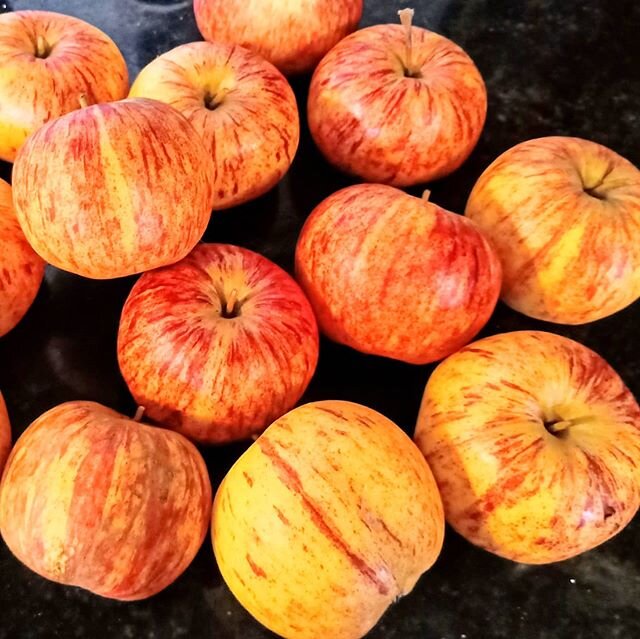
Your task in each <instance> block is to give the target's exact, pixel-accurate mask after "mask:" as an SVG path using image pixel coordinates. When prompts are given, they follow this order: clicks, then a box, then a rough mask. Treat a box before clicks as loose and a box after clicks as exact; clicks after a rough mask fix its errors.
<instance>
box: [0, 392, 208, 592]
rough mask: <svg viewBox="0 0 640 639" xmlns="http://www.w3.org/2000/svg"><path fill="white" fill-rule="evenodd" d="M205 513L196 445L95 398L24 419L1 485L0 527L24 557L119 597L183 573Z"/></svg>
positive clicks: (204, 480) (64, 578)
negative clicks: (24, 426)
mask: <svg viewBox="0 0 640 639" xmlns="http://www.w3.org/2000/svg"><path fill="white" fill-rule="evenodd" d="M210 511H211V485H210V483H209V476H208V474H207V469H206V466H205V464H204V461H203V459H202V457H201V456H200V454H199V453H198V451H197V450H196V448H195V447H194V446H193V444H191V443H190V442H189V441H187V440H186V439H185V438H184V437H182V436H181V435H179V434H178V433H174V432H172V431H167V430H163V429H160V428H154V427H150V426H145V425H143V424H139V423H136V422H134V421H132V420H130V419H127V418H126V417H124V416H123V415H120V414H118V413H116V412H115V411H112V410H110V409H108V408H105V407H104V406H101V405H99V404H94V403H92V402H69V403H67V404H62V405H60V406H58V407H56V408H53V409H52V410H50V411H48V412H47V413H45V414H44V415H42V416H41V417H40V418H38V419H37V420H36V421H35V422H34V423H33V424H32V425H31V426H29V428H28V429H27V430H26V431H25V432H24V434H23V435H22V436H21V437H20V439H18V441H17V442H16V445H15V446H14V449H13V451H12V452H11V455H10V456H9V460H8V461H7V466H6V469H5V473H4V477H3V480H2V485H1V486H0V532H1V533H2V537H3V539H4V541H5V542H6V544H7V546H8V547H9V549H10V550H11V551H12V552H13V554H14V555H15V556H16V557H17V558H18V559H19V560H20V561H21V562H22V563H24V564H25V565H26V566H27V567H29V568H30V569H31V570H33V571H34V572H36V573H38V574H39V575H41V576H42V577H45V578H47V579H50V580H52V581H56V582H58V583H62V584H66V585H70V586H79V587H81V588H84V589H86V590H89V591H91V592H93V593H95V594H98V595H101V596H103V597H109V598H112V599H120V600H123V601H132V600H138V599H144V598H146V597H150V596H152V595H154V594H156V593H157V592H160V591H161V590H162V589H164V588H166V587H167V586H168V585H169V584H170V583H172V582H173V581H174V580H175V579H177V578H178V577H179V576H180V575H181V574H182V572H183V571H184V570H185V569H186V568H187V566H188V565H189V564H190V563H191V561H192V560H193V558H194V557H195V555H196V553H197V552H198V549H199V548H200V546H201V545H202V541H203V539H204V537H205V534H206V532H207V528H208V521H209V514H210Z"/></svg>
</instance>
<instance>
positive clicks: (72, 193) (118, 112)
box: [13, 99, 213, 279]
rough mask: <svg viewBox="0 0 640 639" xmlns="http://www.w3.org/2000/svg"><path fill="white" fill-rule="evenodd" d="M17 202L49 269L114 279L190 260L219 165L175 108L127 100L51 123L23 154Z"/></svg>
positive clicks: (15, 176)
mask: <svg viewBox="0 0 640 639" xmlns="http://www.w3.org/2000/svg"><path fill="white" fill-rule="evenodd" d="M13 196H14V204H15V208H16V214H17V216H18V219H19V221H20V224H21V226H22V229H23V231H24V233H25V235H26V237H27V239H28V240H29V243H30V244H31V246H33V248H34V249H35V251H36V252H37V253H38V254H39V255H40V256H41V257H43V258H44V259H45V260H46V261H47V262H49V263H51V264H53V265H54V266H57V267H59V268H61V269H64V270H66V271H71V272H72V273H76V274H78V275H83V276H85V277H92V278H96V279H109V278H114V277H122V276H124V275H132V274H134V273H140V272H142V271H147V270H149V269H153V268H158V267H160V266H164V265H166V264H171V263H173V262H177V261H178V260H180V259H182V258H183V257H184V256H185V255H186V254H187V253H189V252H190V251H191V249H192V248H193V247H194V246H195V245H196V244H197V242H198V241H199V240H200V238H201V237H202V234H203V233H204V230H205V229H206V227H207V224H208V222H209V218H210V215H211V207H212V205H213V162H212V160H211V157H210V154H209V152H208V151H207V149H206V148H205V146H204V144H203V142H202V140H201V139H200V136H199V135H198V134H197V133H196V131H195V130H194V128H193V127H192V126H191V125H190V124H189V122H187V120H186V119H185V118H184V117H183V116H182V115H180V113H178V112H177V111H176V110H175V109H173V108H171V107H170V106H168V105H166V104H162V103H161V102H157V101H155V100H146V99H136V100H123V101H121V102H114V103H111V104H99V105H94V106H89V107H87V108H83V109H80V110H79V111H75V112H73V113H70V114H68V115H65V116H62V117H61V118H58V119H57V120H54V121H53V122H49V123H48V124H45V125H44V126H43V127H42V128H41V129H39V130H38V131H37V132H36V133H34V134H33V135H32V136H31V137H30V138H29V140H28V141H27V142H26V144H25V145H24V146H23V147H22V149H21V150H20V153H19V154H18V157H17V159H16V163H15V165H14V169H13Z"/></svg>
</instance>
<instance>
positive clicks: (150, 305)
mask: <svg viewBox="0 0 640 639" xmlns="http://www.w3.org/2000/svg"><path fill="white" fill-rule="evenodd" d="M118 361H119V362H120V369H121V371H122V374H123V376H124V379H125V381H126V382H127V385H128V386H129V389H130V390H131V392H132V394H133V396H134V397H135V398H136V401H137V402H138V403H139V404H140V405H142V406H145V407H146V409H147V414H148V415H149V416H150V417H151V418H152V419H154V420H156V421H158V422H160V423H161V424H164V425H166V426H168V427H170V428H174V429H175V430H177V431H179V432H181V433H182V434H184V435H186V436H187V437H190V438H192V439H194V440H196V441H200V442H203V443H210V444H214V443H215V444H218V443H224V442H229V441H234V440H240V439H247V438H249V437H251V436H252V435H253V434H255V433H258V432H260V431H262V430H263V429H264V428H265V427H266V426H268V425H269V424H270V423H271V422H272V421H273V420H274V419H276V418H277V417H280V416H281V415H283V414H284V413H286V412H287V411H288V410H289V409H290V408H292V407H293V406H294V405H295V403H296V402H297V401H298V400H299V399H300V397H301V395H302V393H303V392H304V390H305V389H306V387H307V385H308V384H309V381H310V380H311V377H312V376H313V373H314V372H315V368H316V363H317V361H318V328H317V325H316V320H315V318H314V316H313V311H312V310H311V306H310V305H309V302H308V301H307V299H306V298H305V296H304V294H303V292H302V291H301V290H300V287H299V286H298V285H297V284H296V282H295V281H294V280H293V278H292V277H291V276H289V275H288V274H287V273H285V272H284V271H283V270H282V269H281V268H280V267H279V266H276V265H275V264H273V263H272V262H270V261H269V260H267V259H266V258H264V257H262V256H261V255H258V254H257V253H253V252H252V251H248V250H246V249H242V248H239V247H237V246H231V245H226V244H200V245H199V246H198V247H196V249H195V250H194V251H193V252H192V253H191V254H190V255H189V256H188V257H187V258H185V259H184V260H182V261H181V262H179V263H178V264H174V265H173V266H170V267H167V268H164V269H160V270H156V271H153V272H151V273H146V274H145V275H143V276H142V277H141V278H140V280H139V281H138V282H137V283H136V285H135V286H134V287H133V290H132V291H131V294H130V295H129V298H128V299H127V302H126V304H125V307H124V310H123V312H122V318H121V321H120V331H119V334H118Z"/></svg>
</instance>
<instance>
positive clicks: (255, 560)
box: [212, 401, 444, 639]
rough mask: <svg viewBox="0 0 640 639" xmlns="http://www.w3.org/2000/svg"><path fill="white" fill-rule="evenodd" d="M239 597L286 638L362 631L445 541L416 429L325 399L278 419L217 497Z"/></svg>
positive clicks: (223, 566) (223, 554)
mask: <svg viewBox="0 0 640 639" xmlns="http://www.w3.org/2000/svg"><path fill="white" fill-rule="evenodd" d="M212 535H213V547H214V551H215V555H216V559H217V560H218V565H219V567H220V572H221V573H222V576H223V577H224V579H225V581H226V583H227V585H228V586H229V588H230V589H231V591H232V592H233V594H234V595H235V596H236V597H237V598H238V600H239V601H240V603H241V604H242V605H243V606H244V607H245V608H246V609H247V610H248V611H249V612H250V613H251V614H252V615H253V616H254V617H255V618H256V619H258V621H260V622H261V623H262V624H264V625H265V626H267V628H269V629H270V630H272V631H274V632H276V633H277V634H279V635H281V636H282V637H286V638H287V639H317V638H318V637H331V639H359V638H360V637H363V636H364V635H365V634H366V633H367V632H368V631H369V630H370V629H371V628H372V627H373V626H374V625H375V624H376V623H377V621H378V620H379V619H380V617H381V616H382V615H383V613H384V612H385V610H386V609H387V608H388V607H389V606H390V605H391V604H392V603H394V602H395V601H396V600H397V599H398V598H399V597H402V596H404V595H406V594H408V593H409V592H411V590H412V589H413V587H414V586H415V584H416V582H417V580H418V578H419V577H420V575H422V574H423V573H424V572H425V571H427V570H428V569H429V568H430V567H431V566H432V564H433V563H434V562H435V561H436V559H437V557H438V555H439V553H440V550H441V548H442V541H443V536H444V516H443V511H442V503H441V500H440V496H439V494H438V490H437V487H436V484H435V481H434V479H433V475H432V474H431V471H430V470H429V467H428V466H427V464H426V463H425V460H424V458H423V457H422V455H421V454H420V451H419V450H418V449H417V448H416V447H415V446H414V445H413V444H412V442H411V440H410V439H409V438H408V437H407V436H406V435H405V434H404V433H403V432H402V431H401V430H400V429H399V428H398V427H397V426H396V425H395V424H394V423H393V422H391V421H390V420H388V419H387V418H386V417H383V416H382V415H380V413H377V412H376V411H374V410H371V409H370V408H366V407H365V406H360V405H358V404H352V403H350V402H342V401H324V402H316V403H313V404H307V405H305V406H302V407H300V408H296V409H295V410H293V411H291V412H290V413H288V414H287V415H285V416H284V417H281V418H280V419H279V420H277V421H276V422H275V423H274V424H273V425H271V426H270V427H269V428H268V429H267V430H266V431H265V433H264V434H263V435H262V436H261V437H260V438H259V439H258V440H257V441H256V442H255V443H254V444H253V445H252V446H251V447H250V448H249V450H247V452H246V453H245V454H244V455H243V456H242V457H241V458H240V459H239V460H238V461H237V462H236V464H235V465H234V466H233V468H232V469H231V470H230V471H229V473H228V475H227V476H226V477H225V478H224V480H223V481H222V483H221V484H220V487H219V489H218V492H217V495H216V498H215V501H214V506H213V529H212Z"/></svg>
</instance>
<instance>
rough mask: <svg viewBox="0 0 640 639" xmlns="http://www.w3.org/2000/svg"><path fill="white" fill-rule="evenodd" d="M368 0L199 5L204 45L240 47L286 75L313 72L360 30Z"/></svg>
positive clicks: (211, 1)
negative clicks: (364, 0)
mask: <svg viewBox="0 0 640 639" xmlns="http://www.w3.org/2000/svg"><path fill="white" fill-rule="evenodd" d="M362 3H363V0H270V1H269V2H246V0H194V3H193V9H194V12H195V15H196V21H197V23H198V28H199V29H200V33H202V35H203V36H204V38H205V40H209V41H212V42H226V43H230V44H240V45H243V46H245V47H247V48H249V49H252V50H253V51H256V52H257V53H259V54H260V55H261V56H262V57H264V58H266V59H267V60H269V61H270V62H271V63H272V64H275V66H277V67H278V68H279V69H280V70H281V71H282V72H283V73H286V74H293V73H305V72H307V71H311V70H313V68H314V67H315V66H316V65H317V64H318V62H320V60H321V58H322V56H323V55H324V54H325V53H326V52H327V51H329V49H331V47H332V46H333V45H334V44H336V43H338V42H339V41H340V40H341V39H342V38H344V37H345V36H346V35H347V34H349V33H351V32H352V31H353V30H354V29H355V28H356V27H357V25H358V22H359V21H360V18H361V16H362Z"/></svg>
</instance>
